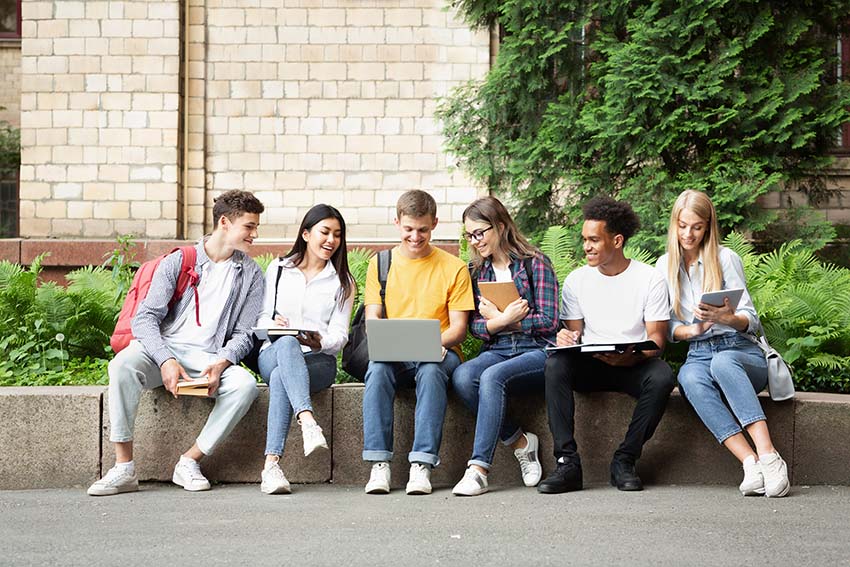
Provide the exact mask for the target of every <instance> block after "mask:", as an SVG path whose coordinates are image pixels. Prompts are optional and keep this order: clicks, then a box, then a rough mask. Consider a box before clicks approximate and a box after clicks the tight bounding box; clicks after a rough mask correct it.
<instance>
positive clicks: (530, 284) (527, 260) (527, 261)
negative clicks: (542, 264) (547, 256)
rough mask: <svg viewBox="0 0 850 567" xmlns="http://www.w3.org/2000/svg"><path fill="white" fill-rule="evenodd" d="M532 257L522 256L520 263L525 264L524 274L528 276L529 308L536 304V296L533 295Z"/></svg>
mask: <svg viewBox="0 0 850 567" xmlns="http://www.w3.org/2000/svg"><path fill="white" fill-rule="evenodd" d="M533 259H534V258H523V259H522V264H523V266H525V276H526V277H527V278H528V291H529V292H530V293H531V308H532V310H534V307H535V306H536V305H537V298H536V297H535V296H534V264H533V263H532V260H533Z"/></svg>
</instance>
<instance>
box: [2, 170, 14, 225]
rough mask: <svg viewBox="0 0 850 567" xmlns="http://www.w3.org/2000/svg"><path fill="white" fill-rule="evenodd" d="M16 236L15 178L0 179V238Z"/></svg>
mask: <svg viewBox="0 0 850 567" xmlns="http://www.w3.org/2000/svg"><path fill="white" fill-rule="evenodd" d="M17 236H18V180H17V176H11V175H10V176H7V178H0V238H15V237H17Z"/></svg>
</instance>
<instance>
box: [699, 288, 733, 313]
mask: <svg viewBox="0 0 850 567" xmlns="http://www.w3.org/2000/svg"><path fill="white" fill-rule="evenodd" d="M742 295H744V288H742V287H741V288H738V289H724V290H721V291H709V292H706V293H703V294H702V297H701V298H700V300H699V301H700V303H705V304H706V305H714V306H715V307H723V301H724V300H725V299H727V298H728V299H729V305H731V306H732V309H736V308H737V307H738V303H740V302H741V296H742Z"/></svg>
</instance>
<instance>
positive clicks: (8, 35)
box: [0, 0, 23, 41]
mask: <svg viewBox="0 0 850 567" xmlns="http://www.w3.org/2000/svg"><path fill="white" fill-rule="evenodd" d="M15 5H16V6H17V12H18V24H17V25H18V29H17V30H15V31H14V32H4V31H0V41H1V40H4V39H17V40H20V39H21V33H22V32H23V30H22V24H21V0H15Z"/></svg>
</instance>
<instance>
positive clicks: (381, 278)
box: [378, 249, 393, 317]
mask: <svg viewBox="0 0 850 567" xmlns="http://www.w3.org/2000/svg"><path fill="white" fill-rule="evenodd" d="M392 263H393V251H392V249H389V250H382V251H381V252H378V282H380V284H381V307H382V308H383V309H384V317H386V316H387V302H386V297H387V276H388V275H389V273H390V266H391V265H392Z"/></svg>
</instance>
